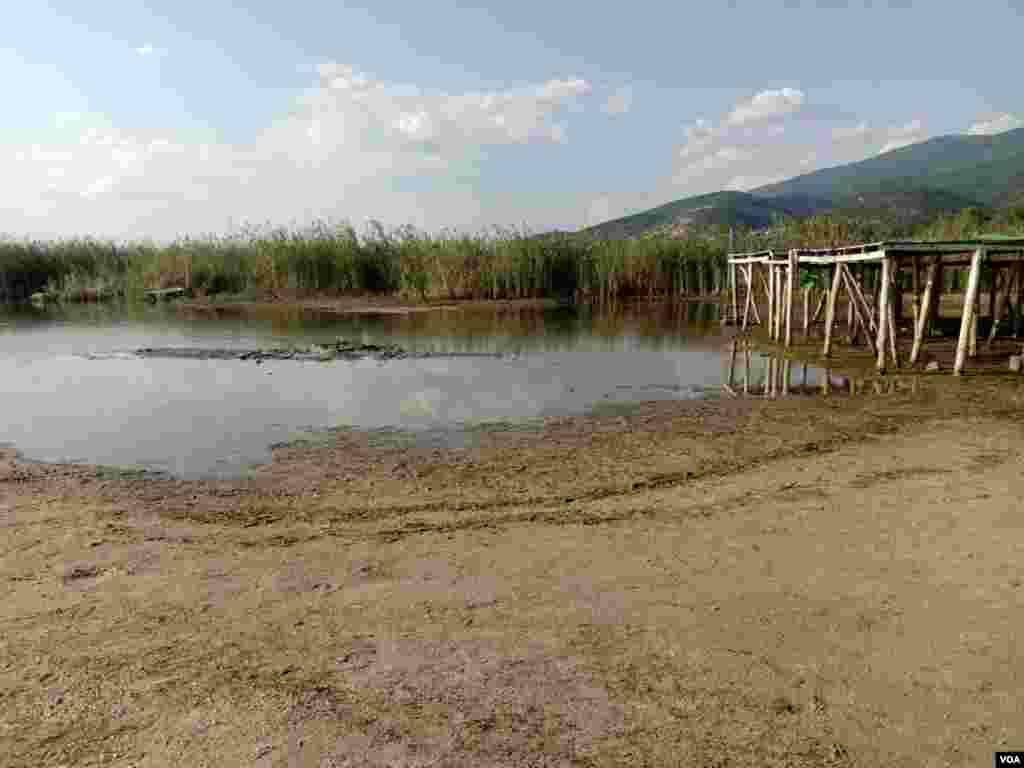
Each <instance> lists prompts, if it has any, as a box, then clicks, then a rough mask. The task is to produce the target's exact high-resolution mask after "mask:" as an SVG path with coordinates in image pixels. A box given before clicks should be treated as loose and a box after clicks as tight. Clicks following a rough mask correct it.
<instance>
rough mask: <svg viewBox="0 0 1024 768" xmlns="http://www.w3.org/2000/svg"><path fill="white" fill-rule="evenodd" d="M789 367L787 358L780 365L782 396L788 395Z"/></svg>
mask: <svg viewBox="0 0 1024 768" xmlns="http://www.w3.org/2000/svg"><path fill="white" fill-rule="evenodd" d="M790 365H791V363H790V361H789V359H788V358H787V359H786V361H785V362H784V363H783V364H782V394H783V395H788V394H789V374H790Z"/></svg>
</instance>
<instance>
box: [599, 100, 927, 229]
mask: <svg viewBox="0 0 1024 768" xmlns="http://www.w3.org/2000/svg"><path fill="white" fill-rule="evenodd" d="M928 135H929V134H928V131H927V128H926V126H925V125H924V123H923V121H921V120H920V119H916V120H911V121H909V122H906V123H897V124H893V125H872V124H870V123H869V122H868V121H866V120H858V119H857V118H856V116H854V115H851V113H850V112H849V110H848V109H847V108H846V107H841V106H836V105H829V104H819V103H815V102H813V101H811V100H810V99H809V98H808V97H807V95H806V94H804V93H803V92H802V91H799V90H797V89H795V88H782V89H779V90H767V91H761V92H760V93H758V94H757V95H755V96H754V97H752V98H749V99H745V100H743V101H741V102H739V103H737V104H736V105H734V106H733V107H732V108H731V109H730V110H728V111H726V112H725V113H724V114H723V115H722V116H721V117H720V118H719V119H718V120H716V121H711V120H708V119H704V118H702V119H699V120H696V121H694V122H693V123H691V124H689V125H686V126H684V127H683V130H682V137H681V141H680V144H679V145H678V146H677V147H676V148H675V151H674V152H673V155H672V167H671V170H670V172H669V173H667V174H666V176H665V177H664V178H663V180H662V181H661V182H660V183H659V184H658V185H657V187H656V189H655V191H654V192H653V193H652V194H650V195H646V196H644V197H643V199H642V200H640V199H639V198H636V199H633V200H627V199H625V198H621V199H618V200H617V201H616V202H617V203H618V205H617V206H615V210H614V211H612V213H613V215H616V214H617V212H618V211H624V210H626V209H629V208H646V207H651V206H654V205H659V204H662V203H664V202H667V201H669V200H673V199H678V198H680V197H685V196H689V195H696V194H702V193H705V192H712V191H716V190H721V189H731V190H741V191H749V190H752V189H757V188H759V187H762V186H767V185H770V184H773V183H776V182H779V181H783V180H785V179H788V178H792V177H794V176H798V175H800V174H803V173H808V172H811V171H813V170H815V169H816V168H822V167H827V166H833V165H841V164H844V163H849V162H855V161H857V160H863V159H865V158H868V157H871V156H873V155H876V154H879V153H881V152H883V151H891V150H892V149H895V148H897V147H900V146H905V145H907V144H911V143H914V142H917V141H922V140H924V139H926V138H928ZM618 215H621V214H618Z"/></svg>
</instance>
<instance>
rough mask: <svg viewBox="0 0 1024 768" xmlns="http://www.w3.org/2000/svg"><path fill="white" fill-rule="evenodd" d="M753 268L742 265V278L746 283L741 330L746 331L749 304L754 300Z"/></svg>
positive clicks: (748, 318) (748, 319)
mask: <svg viewBox="0 0 1024 768" xmlns="http://www.w3.org/2000/svg"><path fill="white" fill-rule="evenodd" d="M752 270H753V267H751V266H750V265H749V264H745V265H743V277H744V278H745V279H746V281H747V298H746V301H744V302H743V330H744V331H746V330H747V323H748V322H749V321H750V304H751V302H752V301H753V300H754V276H753V274H752V273H751V271H752Z"/></svg>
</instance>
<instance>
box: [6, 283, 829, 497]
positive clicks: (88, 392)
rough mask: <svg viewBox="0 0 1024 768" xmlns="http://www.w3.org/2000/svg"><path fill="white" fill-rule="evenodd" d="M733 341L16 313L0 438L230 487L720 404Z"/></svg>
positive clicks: (710, 335)
mask: <svg viewBox="0 0 1024 768" xmlns="http://www.w3.org/2000/svg"><path fill="white" fill-rule="evenodd" d="M726 344H727V340H726V339H725V338H724V337H723V336H722V334H721V329H720V326H719V324H718V321H717V313H716V309H715V308H714V307H712V306H709V305H696V304H683V303H668V302H657V303H637V304H630V305H626V306H619V307H616V308H614V309H606V310H598V309H596V308H592V307H576V306H559V307H546V308H541V307H536V306H533V307H515V306H507V305H506V306H496V307H487V306H483V307H481V306H474V307H467V308H464V309H457V310H445V311H430V312H415V313H407V314H398V313H394V312H386V313H383V312H382V313H381V314H373V313H370V312H362V313H360V314H353V315H344V314H331V313H325V312H315V311H308V310H302V309H299V308H294V307H291V308H289V307H266V308H265V309H259V310H256V311H248V312H245V313H240V314H237V315H236V314H227V315H211V314H209V313H205V314H202V315H196V314H193V313H189V312H187V311H182V308H180V307H174V306H155V307H154V306H142V307H133V306H127V307H126V306H109V305H108V306H97V305H92V306H55V307H47V308H43V309H39V308H31V307H19V308H12V307H6V308H0V395H2V399H0V442H4V443H11V444H13V445H14V446H15V447H16V448H17V449H18V450H19V452H20V453H21V454H22V455H23V456H24V457H25V458H28V459H35V460H41V461H63V462H82V463H89V464H104V465H112V466H120V467H136V468H145V469H149V470H155V471H163V472H169V473H172V474H175V475H179V476H185V477H188V476H192V477H196V476H221V477H228V476H237V475H239V474H244V472H245V471H246V468H247V467H249V466H251V465H253V464H256V463H260V462H265V461H267V460H268V459H269V458H270V451H271V446H272V445H274V444H280V443H284V442H289V441H293V440H301V439H310V437H311V436H315V435H316V434H318V433H321V432H322V431H323V430H328V429H337V428H355V429H364V430H388V431H393V430H396V429H398V430H403V431H406V432H408V433H409V434H411V435H413V436H414V437H415V436H420V437H422V439H425V440H430V441H436V440H442V441H443V440H448V439H451V440H464V439H471V436H472V431H473V430H472V429H468V430H467V427H474V426H476V425H479V424H481V423H487V422H496V421H505V422H507V421H516V420H524V419H534V418H538V417H545V416H552V415H565V414H572V413H583V412H586V411H588V410H591V409H593V408H595V407H607V406H609V405H611V406H612V407H619V406H622V407H628V404H629V403H632V402H636V401H641V400H655V399H680V398H694V397H702V396H704V395H705V394H707V393H709V392H715V393H717V392H719V391H720V387H721V384H722V382H723V380H724V378H725V375H726V373H727V367H728V350H727V348H726ZM817 375H818V372H813V373H812V377H811V378H812V381H813V380H814V379H815V377H816V376H817ZM467 435H469V437H468V438H467Z"/></svg>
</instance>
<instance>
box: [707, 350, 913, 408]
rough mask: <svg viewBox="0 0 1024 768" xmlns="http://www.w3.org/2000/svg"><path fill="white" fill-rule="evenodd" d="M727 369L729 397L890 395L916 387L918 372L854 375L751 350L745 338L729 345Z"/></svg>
mask: <svg viewBox="0 0 1024 768" xmlns="http://www.w3.org/2000/svg"><path fill="white" fill-rule="evenodd" d="M728 365H729V368H728V371H726V375H725V382H724V383H723V384H722V389H724V390H725V391H726V392H727V393H728V394H730V395H732V396H733V397H744V396H747V397H780V396H784V397H788V396H791V395H847V396H851V395H868V394H870V395H892V394H896V393H898V392H912V393H916V392H917V391H918V382H919V377H918V376H913V375H911V376H905V377H904V376H878V377H864V378H854V377H852V376H845V375H839V374H836V373H834V372H833V371H832V370H831V369H829V368H821V367H819V366H814V365H809V364H807V363H804V362H799V361H796V360H790V359H787V358H784V357H779V356H776V355H772V354H770V353H767V352H762V351H758V350H755V349H754V348H753V345H752V344H751V343H750V342H749V341H748V340H746V339H737V340H735V341H733V342H732V343H731V344H730V345H729V355H728Z"/></svg>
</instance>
